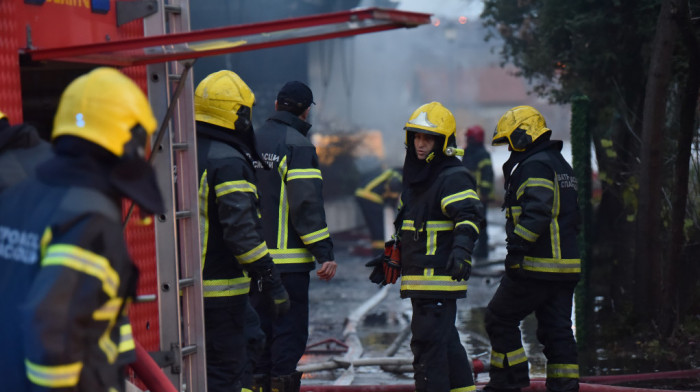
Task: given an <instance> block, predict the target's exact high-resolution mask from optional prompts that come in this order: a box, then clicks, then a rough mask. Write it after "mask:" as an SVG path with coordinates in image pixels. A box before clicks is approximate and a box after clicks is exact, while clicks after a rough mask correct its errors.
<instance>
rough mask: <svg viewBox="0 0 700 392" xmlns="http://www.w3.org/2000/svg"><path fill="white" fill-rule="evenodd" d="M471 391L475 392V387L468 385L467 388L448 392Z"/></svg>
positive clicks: (453, 389)
mask: <svg viewBox="0 0 700 392" xmlns="http://www.w3.org/2000/svg"><path fill="white" fill-rule="evenodd" d="M471 391H476V385H470V386H468V387H461V388H452V389H450V392H471Z"/></svg>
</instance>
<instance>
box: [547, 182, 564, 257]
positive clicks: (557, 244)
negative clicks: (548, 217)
mask: <svg viewBox="0 0 700 392" xmlns="http://www.w3.org/2000/svg"><path fill="white" fill-rule="evenodd" d="M554 178H557V172H554ZM560 199H561V194H560V193H559V181H556V183H555V184H554V200H553V201H552V222H551V223H550V225H549V238H550V242H551V244H552V257H553V258H555V259H559V258H561V238H560V237H559V205H560V202H561V200H560Z"/></svg>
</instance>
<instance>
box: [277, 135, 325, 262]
mask: <svg viewBox="0 0 700 392" xmlns="http://www.w3.org/2000/svg"><path fill="white" fill-rule="evenodd" d="M289 157H290V158H289V159H290V160H289V166H288V170H287V176H286V178H285V183H286V186H287V196H288V199H289V217H290V221H291V223H292V226H294V229H295V230H296V232H297V233H298V234H299V237H300V238H301V240H302V242H303V243H304V245H305V246H306V248H307V249H308V250H309V251H310V252H311V254H313V255H314V257H315V258H316V260H317V261H318V262H319V263H323V262H326V261H330V260H335V256H334V255H333V242H332V240H331V238H330V233H329V232H328V225H327V224H326V212H325V210H324V206H323V193H322V191H323V177H322V176H321V170H320V169H319V164H318V156H317V155H316V149H315V148H314V147H313V146H312V145H311V146H290V150H289Z"/></svg>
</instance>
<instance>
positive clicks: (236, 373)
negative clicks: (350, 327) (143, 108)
mask: <svg viewBox="0 0 700 392" xmlns="http://www.w3.org/2000/svg"><path fill="white" fill-rule="evenodd" d="M194 99H195V101H194V107H195V119H196V121H197V123H196V124H197V158H198V170H199V178H200V181H199V195H200V222H201V224H202V225H203V230H202V234H203V236H204V237H203V238H204V240H203V242H202V275H203V276H202V278H203V280H204V317H205V330H206V341H207V342H206V346H207V387H208V391H209V392H219V391H240V390H241V388H243V390H249V388H251V385H252V373H250V372H252V366H253V365H252V364H249V361H250V358H249V355H248V353H247V351H246V346H247V342H246V336H248V337H250V335H251V334H254V333H255V332H256V331H255V329H257V332H258V333H259V334H260V335H261V336H262V337H261V338H260V340H261V341H260V342H259V346H260V347H259V349H262V347H263V344H264V333H263V332H262V330H261V329H260V327H259V321H258V319H257V315H256V313H255V311H254V310H253V308H252V306H251V305H250V304H249V300H248V294H249V291H250V288H251V278H252V280H253V284H252V287H253V290H257V291H259V292H260V295H261V296H262V297H264V298H265V300H266V301H267V302H269V304H270V306H271V308H273V309H274V310H275V314H276V315H278V316H281V315H283V314H285V313H286V312H287V311H288V310H289V297H288V295H287V292H286V291H285V289H284V286H283V285H282V281H281V279H280V275H279V272H278V271H277V269H276V268H275V265H274V263H273V261H272V257H271V256H270V252H269V251H268V249H267V245H266V244H265V240H264V238H263V233H262V223H261V220H260V202H259V197H258V190H257V189H258V187H257V180H256V177H255V166H261V165H262V159H260V156H259V154H258V151H257V148H256V144H255V136H254V134H253V126H252V123H251V115H252V112H251V111H252V108H253V104H254V103H255V96H254V94H253V92H252V91H251V90H250V88H249V87H248V86H247V85H246V84H245V82H244V81H243V80H242V79H241V78H240V77H239V76H238V75H237V74H236V73H234V72H232V71H226V70H224V71H218V72H214V73H212V74H210V75H209V76H207V77H206V78H204V79H203V80H202V81H201V82H200V83H199V85H198V86H197V88H196V90H195V98H194ZM249 320H252V321H249ZM250 324H252V325H250Z"/></svg>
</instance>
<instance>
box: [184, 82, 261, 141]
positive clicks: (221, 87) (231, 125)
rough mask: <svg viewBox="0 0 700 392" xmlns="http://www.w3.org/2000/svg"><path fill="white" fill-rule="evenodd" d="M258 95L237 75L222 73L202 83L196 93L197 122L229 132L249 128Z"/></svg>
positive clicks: (195, 110) (195, 109)
mask: <svg viewBox="0 0 700 392" xmlns="http://www.w3.org/2000/svg"><path fill="white" fill-rule="evenodd" d="M254 103H255V95H254V94H253V91H251V90H250V87H248V85H247V84H245V82H244V81H243V79H241V78H240V76H238V75H237V74H236V73H235V72H232V71H227V70H223V71H218V72H214V73H213V74H210V75H209V76H207V77H206V78H204V80H202V81H201V82H199V85H197V88H196V89H195V91H194V114H195V119H196V120H197V121H203V122H206V123H210V124H214V125H218V126H220V127H224V128H228V129H236V125H237V124H236V122H238V121H243V124H240V123H239V124H238V125H239V127H238V128H241V126H244V127H249V126H250V122H251V118H252V117H251V116H252V110H253V104H254ZM243 130H244V131H245V129H243Z"/></svg>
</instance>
